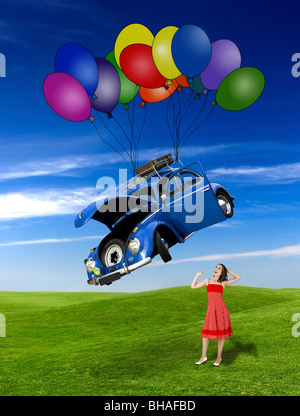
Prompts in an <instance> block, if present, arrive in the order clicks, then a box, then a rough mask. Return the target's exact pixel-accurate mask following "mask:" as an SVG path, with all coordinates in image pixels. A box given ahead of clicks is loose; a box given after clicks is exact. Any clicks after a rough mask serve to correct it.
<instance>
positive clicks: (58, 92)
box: [43, 72, 92, 121]
mask: <svg viewBox="0 0 300 416" xmlns="http://www.w3.org/2000/svg"><path fill="white" fill-rule="evenodd" d="M43 90H44V96H45V98H46V100H47V103H48V104H49V105H50V107H51V108H52V110H54V111H55V112H56V113H57V114H58V115H60V116H61V117H63V118H66V119H67V120H70V121H83V120H86V119H87V118H88V119H89V120H90V121H92V117H90V114H91V104H90V100H89V97H88V95H87V93H86V91H85V89H84V88H83V86H82V85H81V84H80V82H79V81H77V79H75V78H73V77H72V76H71V75H68V74H64V73H62V72H55V73H54V74H51V75H48V76H47V78H46V79H45V81H44V85H43Z"/></svg>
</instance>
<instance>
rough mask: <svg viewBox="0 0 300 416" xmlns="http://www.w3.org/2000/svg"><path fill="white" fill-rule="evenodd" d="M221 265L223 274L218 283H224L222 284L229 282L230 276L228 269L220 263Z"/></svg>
mask: <svg viewBox="0 0 300 416" xmlns="http://www.w3.org/2000/svg"><path fill="white" fill-rule="evenodd" d="M219 265H220V266H222V274H221V276H220V277H219V279H218V282H220V283H222V282H224V280H228V276H227V269H226V267H225V266H224V264H222V263H219Z"/></svg>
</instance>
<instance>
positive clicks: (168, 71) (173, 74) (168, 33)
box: [152, 26, 181, 80]
mask: <svg viewBox="0 0 300 416" xmlns="http://www.w3.org/2000/svg"><path fill="white" fill-rule="evenodd" d="M177 30H178V27H175V26H167V27H164V28H163V29H162V30H161V31H159V32H158V34H157V35H156V36H155V38H154V41H153V45H152V55H153V60H154V63H155V65H156V68H157V69H158V71H159V72H160V73H161V74H162V75H163V76H164V77H165V78H168V79H170V80H171V79H173V78H177V77H179V75H181V72H180V71H179V69H178V68H177V66H176V65H175V63H174V59H173V56H172V50H171V45H172V39H173V37H174V35H175V33H176V32H177Z"/></svg>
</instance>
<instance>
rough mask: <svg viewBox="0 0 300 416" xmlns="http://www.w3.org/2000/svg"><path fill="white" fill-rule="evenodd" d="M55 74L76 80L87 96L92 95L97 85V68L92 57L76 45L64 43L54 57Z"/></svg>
mask: <svg viewBox="0 0 300 416" xmlns="http://www.w3.org/2000/svg"><path fill="white" fill-rule="evenodd" d="M54 67H55V71H56V72H64V73H65V74H68V75H71V76H72V77H74V78H76V79H77V81H79V82H80V84H81V85H82V86H83V88H84V89H85V90H86V92H87V94H88V95H92V94H93V93H94V91H95V90H96V88H97V85H98V68H97V64H96V62H95V59H94V57H93V55H92V54H91V53H90V51H89V50H88V49H86V48H85V47H84V46H82V45H79V44H78V43H66V44H65V45H63V46H61V47H60V48H59V49H58V51H57V52H56V55H55V60H54Z"/></svg>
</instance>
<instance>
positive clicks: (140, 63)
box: [120, 44, 166, 88]
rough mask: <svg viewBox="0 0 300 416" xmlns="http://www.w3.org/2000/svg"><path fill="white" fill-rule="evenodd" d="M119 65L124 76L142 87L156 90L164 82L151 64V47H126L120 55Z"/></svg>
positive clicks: (136, 45)
mask: <svg viewBox="0 0 300 416" xmlns="http://www.w3.org/2000/svg"><path fill="white" fill-rule="evenodd" d="M120 64H121V69H122V70H123V72H124V74H125V75H126V76H127V77H128V78H129V79H130V80H131V81H132V82H134V83H135V84H138V85H140V86H142V87H146V88H158V87H161V86H162V85H164V83H165V82H166V78H165V77H163V76H162V75H161V74H160V73H159V72H158V70H157V68H156V66H155V64H154V62H153V58H152V48H151V46H148V45H141V44H135V45H129V46H127V48H125V49H124V50H123V52H122V53H121V56H120Z"/></svg>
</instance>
